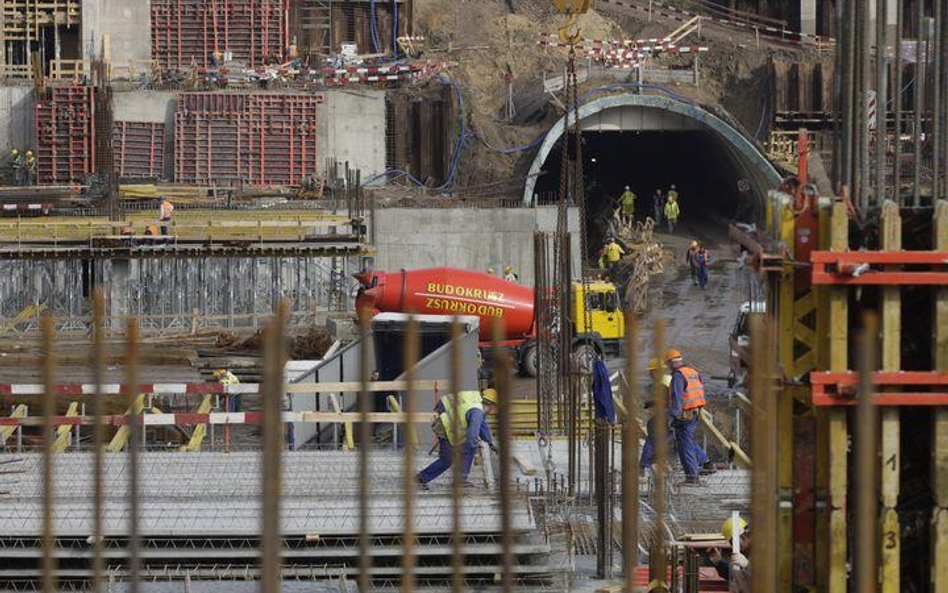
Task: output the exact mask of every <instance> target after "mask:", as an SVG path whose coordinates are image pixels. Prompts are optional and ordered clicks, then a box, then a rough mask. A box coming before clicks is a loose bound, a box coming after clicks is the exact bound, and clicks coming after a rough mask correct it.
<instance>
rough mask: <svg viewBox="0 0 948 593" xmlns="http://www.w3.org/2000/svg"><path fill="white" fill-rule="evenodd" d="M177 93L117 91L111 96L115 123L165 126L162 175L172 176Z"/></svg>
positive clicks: (167, 177) (169, 177) (166, 177)
mask: <svg viewBox="0 0 948 593" xmlns="http://www.w3.org/2000/svg"><path fill="white" fill-rule="evenodd" d="M177 100H178V93H173V92H168V91H119V92H115V93H113V94H112V117H113V119H114V120H115V121H134V122H149V123H163V124H165V144H164V150H165V155H164V156H165V160H164V164H165V165H164V170H163V171H162V175H163V177H164V178H165V179H171V178H172V177H173V176H174V111H175V109H177V107H178V105H177Z"/></svg>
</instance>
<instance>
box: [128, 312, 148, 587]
mask: <svg viewBox="0 0 948 593" xmlns="http://www.w3.org/2000/svg"><path fill="white" fill-rule="evenodd" d="M138 356H139V341H138V319H136V318H134V317H133V318H131V319H129V320H128V333H127V345H126V348H125V390H126V391H127V394H126V395H127V396H128V410H129V412H128V443H127V444H126V447H128V451H127V453H128V573H129V574H128V579H129V582H128V590H129V593H138V589H139V582H138V579H139V572H140V567H141V559H140V557H139V547H140V544H141V542H140V541H139V533H138V515H139V512H138V505H139V491H138V490H139V487H138V478H139V476H138V456H139V451H138V448H139V447H140V446H141V445H140V444H139V442H138V439H139V431H140V430H141V419H140V418H139V410H136V409H135V400H137V399H138V392H139V380H138ZM141 411H142V412H143V411H144V405H143V407H142V410H141Z"/></svg>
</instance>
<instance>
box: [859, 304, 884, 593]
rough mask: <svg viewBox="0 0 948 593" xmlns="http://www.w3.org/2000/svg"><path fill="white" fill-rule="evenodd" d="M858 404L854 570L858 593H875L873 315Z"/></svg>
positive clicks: (865, 333) (863, 347) (868, 317)
mask: <svg viewBox="0 0 948 593" xmlns="http://www.w3.org/2000/svg"><path fill="white" fill-rule="evenodd" d="M859 342H860V344H859V360H858V364H859V403H858V404H857V405H858V408H857V410H856V422H855V426H856V429H855V434H854V435H853V436H854V437H855V438H854V447H855V450H856V451H855V458H856V463H855V465H856V467H855V473H854V481H855V490H856V497H855V498H856V500H855V506H856V509H855V523H856V524H855V533H854V539H855V542H854V555H853V564H854V566H853V569H854V571H853V572H854V580H855V588H854V591H855V593H875V592H876V591H878V589H879V587H878V581H879V563H878V560H877V558H878V556H879V540H878V533H879V530H878V527H877V524H878V520H879V517H878V506H879V504H878V492H877V484H878V481H879V480H878V474H879V434H878V431H879V418H878V411H877V409H876V405H875V402H874V398H875V389H874V388H873V385H872V373H873V372H874V371H875V370H876V365H877V361H878V355H877V354H876V348H877V347H878V344H879V321H878V318H877V317H876V316H875V315H874V314H873V313H871V312H867V313H866V314H865V315H864V316H863V329H862V334H861V336H860V338H859Z"/></svg>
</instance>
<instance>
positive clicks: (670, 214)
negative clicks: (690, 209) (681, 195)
mask: <svg viewBox="0 0 948 593" xmlns="http://www.w3.org/2000/svg"><path fill="white" fill-rule="evenodd" d="M672 187H674V186H672ZM664 213H665V223H666V224H668V232H669V233H674V232H675V225H676V224H678V215H679V214H681V209H680V208H678V201H677V199H676V198H675V196H673V195H672V193H671V191H669V192H668V199H667V200H666V201H665V212H664Z"/></svg>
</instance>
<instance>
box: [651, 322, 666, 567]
mask: <svg viewBox="0 0 948 593" xmlns="http://www.w3.org/2000/svg"><path fill="white" fill-rule="evenodd" d="M652 339H653V347H654V351H655V356H656V357H657V358H658V360H660V361H662V363H664V362H665V359H666V356H665V320H664V319H659V320H658V321H657V322H656V323H655V334H654V336H653V338H652ZM654 395H655V406H654V410H655V414H654V416H653V420H652V430H653V431H654V433H655V434H654V435H653V436H654V438H653V439H652V443H653V444H654V446H655V488H654V494H655V501H654V505H653V506H654V507H655V524H654V525H653V527H652V549H651V578H652V579H658V580H659V581H660V582H662V583H665V582H667V580H668V558H667V551H666V549H665V479H666V469H667V464H668V438H667V437H668V418H667V414H668V402H667V398H668V395H667V394H666V393H665V386H664V385H662V382H661V381H655V382H654Z"/></svg>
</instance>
